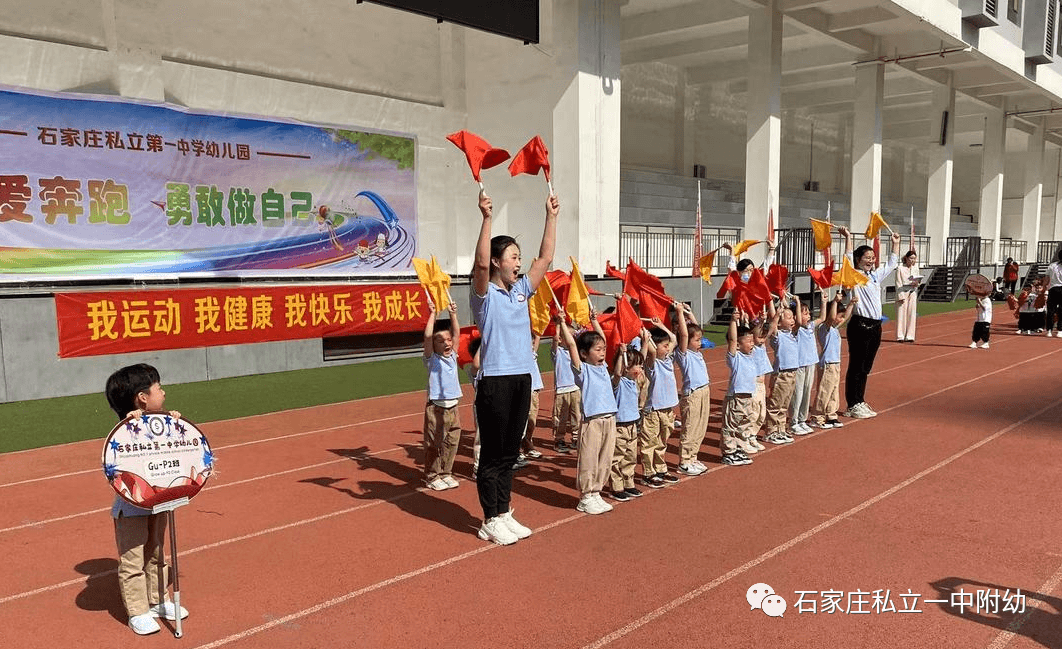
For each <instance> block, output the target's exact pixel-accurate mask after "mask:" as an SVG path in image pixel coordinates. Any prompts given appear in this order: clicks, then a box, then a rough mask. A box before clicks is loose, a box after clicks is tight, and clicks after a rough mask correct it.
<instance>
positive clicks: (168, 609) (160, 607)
mask: <svg viewBox="0 0 1062 649" xmlns="http://www.w3.org/2000/svg"><path fill="white" fill-rule="evenodd" d="M148 614H149V615H150V616H151V617H161V618H164V619H166V620H176V619H177V607H176V606H174V604H173V602H163V603H161V604H156V605H155V606H152V607H151V610H150V611H148ZM186 617H188V609H186V608H185V607H183V606H182V607H181V619H182V620H183V619H184V618H186Z"/></svg>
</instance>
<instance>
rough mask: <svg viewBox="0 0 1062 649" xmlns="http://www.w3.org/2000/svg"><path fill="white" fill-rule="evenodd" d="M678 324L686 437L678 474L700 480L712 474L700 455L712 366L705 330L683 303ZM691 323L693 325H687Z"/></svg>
mask: <svg viewBox="0 0 1062 649" xmlns="http://www.w3.org/2000/svg"><path fill="white" fill-rule="evenodd" d="M674 307H675V314H676V320H677V321H678V349H677V350H675V360H677V361H678V364H679V368H680V369H681V370H682V398H681V399H680V400H679V409H680V411H681V412H682V434H681V436H680V440H681V441H680V446H679V467H678V470H679V471H680V472H682V473H685V474H686V475H690V476H697V475H701V474H702V473H704V472H705V471H707V470H708V467H706V466H704V465H703V464H701V462H700V461H699V460H698V459H697V453H698V452H699V451H700V450H701V444H703V443H704V436H705V435H706V434H707V433H708V411H709V408H710V407H711V405H712V401H711V399H710V398H709V394H708V381H709V379H708V366H707V365H706V364H705V363H704V355H703V354H701V326H700V325H699V324H697V321H696V319H695V318H694V317H693V313H692V312H691V311H690V310H689V309H688V307H686V305H685V304H683V303H681V302H675V304H674ZM687 319H689V320H690V322H688V323H687Z"/></svg>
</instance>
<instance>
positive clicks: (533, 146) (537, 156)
mask: <svg viewBox="0 0 1062 649" xmlns="http://www.w3.org/2000/svg"><path fill="white" fill-rule="evenodd" d="M540 169H541V170H542V171H543V172H544V173H545V174H546V182H549V181H550V180H551V178H550V175H549V149H547V148H546V144H545V143H544V142H543V141H542V138H540V137H539V136H537V135H536V136H535V137H533V138H531V140H530V141H529V142H528V143H527V144H525V145H524V148H522V149H520V150H519V151H517V152H516V155H515V156H513V161H512V162H510V163H509V173H510V174H512V175H513V176H515V175H517V174H530V175H532V176H537V175H538V172H539V170H540Z"/></svg>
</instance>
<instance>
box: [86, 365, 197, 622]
mask: <svg viewBox="0 0 1062 649" xmlns="http://www.w3.org/2000/svg"><path fill="white" fill-rule="evenodd" d="M104 391H105V394H106V395H107V403H108V404H110V406H111V410H113V411H114V414H116V415H118V420H119V421H121V420H124V419H126V418H128V417H140V416H141V415H143V414H144V412H152V411H161V410H162V409H163V407H164V406H165V405H166V391H165V390H163V389H162V379H161V377H160V376H159V371H158V370H157V369H155V368H154V367H152V366H151V365H148V364H146V363H139V364H137V365H129V366H127V367H123V368H121V369H120V370H118V371H116V372H114V373H113V374H111V375H110V377H108V378H107V385H106V387H105V389H104ZM169 415H170V416H171V417H173V418H175V419H179V418H180V417H181V413H179V412H177V411H176V410H170V411H169ZM111 517H113V518H114V540H115V543H116V544H117V546H118V591H119V592H120V593H121V596H122V603H123V604H124V605H125V612H126V614H127V615H128V616H129V628H130V629H132V630H133V633H136V634H137V635H148V634H151V633H157V632H158V631H160V630H161V627H160V626H159V623H158V622H156V621H155V620H156V619H157V618H160V617H161V618H165V619H167V620H176V619H177V614H178V612H179V613H180V616H181V619H182V620H183V619H184V618H186V617H188V611H187V610H186V609H185V608H184V607H183V606H182V607H180V610H179V611H178V609H177V607H176V606H175V605H174V603H173V602H171V601H170V600H169V599H168V597H169V595H167V596H166V597H165V598H163V601H162V602H161V603H160V602H159V591H160V590H161V591H167V589H168V584H167V576H168V575H169V566H167V565H166V557H165V555H164V553H163V551H162V546H163V543H164V542H165V538H166V515H165V514H153V513H151V510H149V509H143V508H141V507H136V506H134V505H131V504H129V503H127V502H126V501H124V500H122V499H121V498H120V497H118V496H117V495H116V496H115V498H114V504H113V505H112V506H111ZM160 575H161V576H160ZM160 580H161V584H160Z"/></svg>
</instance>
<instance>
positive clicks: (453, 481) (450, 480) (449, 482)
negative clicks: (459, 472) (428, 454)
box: [442, 475, 461, 489]
mask: <svg viewBox="0 0 1062 649" xmlns="http://www.w3.org/2000/svg"><path fill="white" fill-rule="evenodd" d="M442 479H443V482H445V483H446V486H447V488H449V489H453V488H454V487H457V486H459V485H460V484H461V483H460V482H458V481H457V478H455V477H453V476H452V475H444V476H443V477H442Z"/></svg>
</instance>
